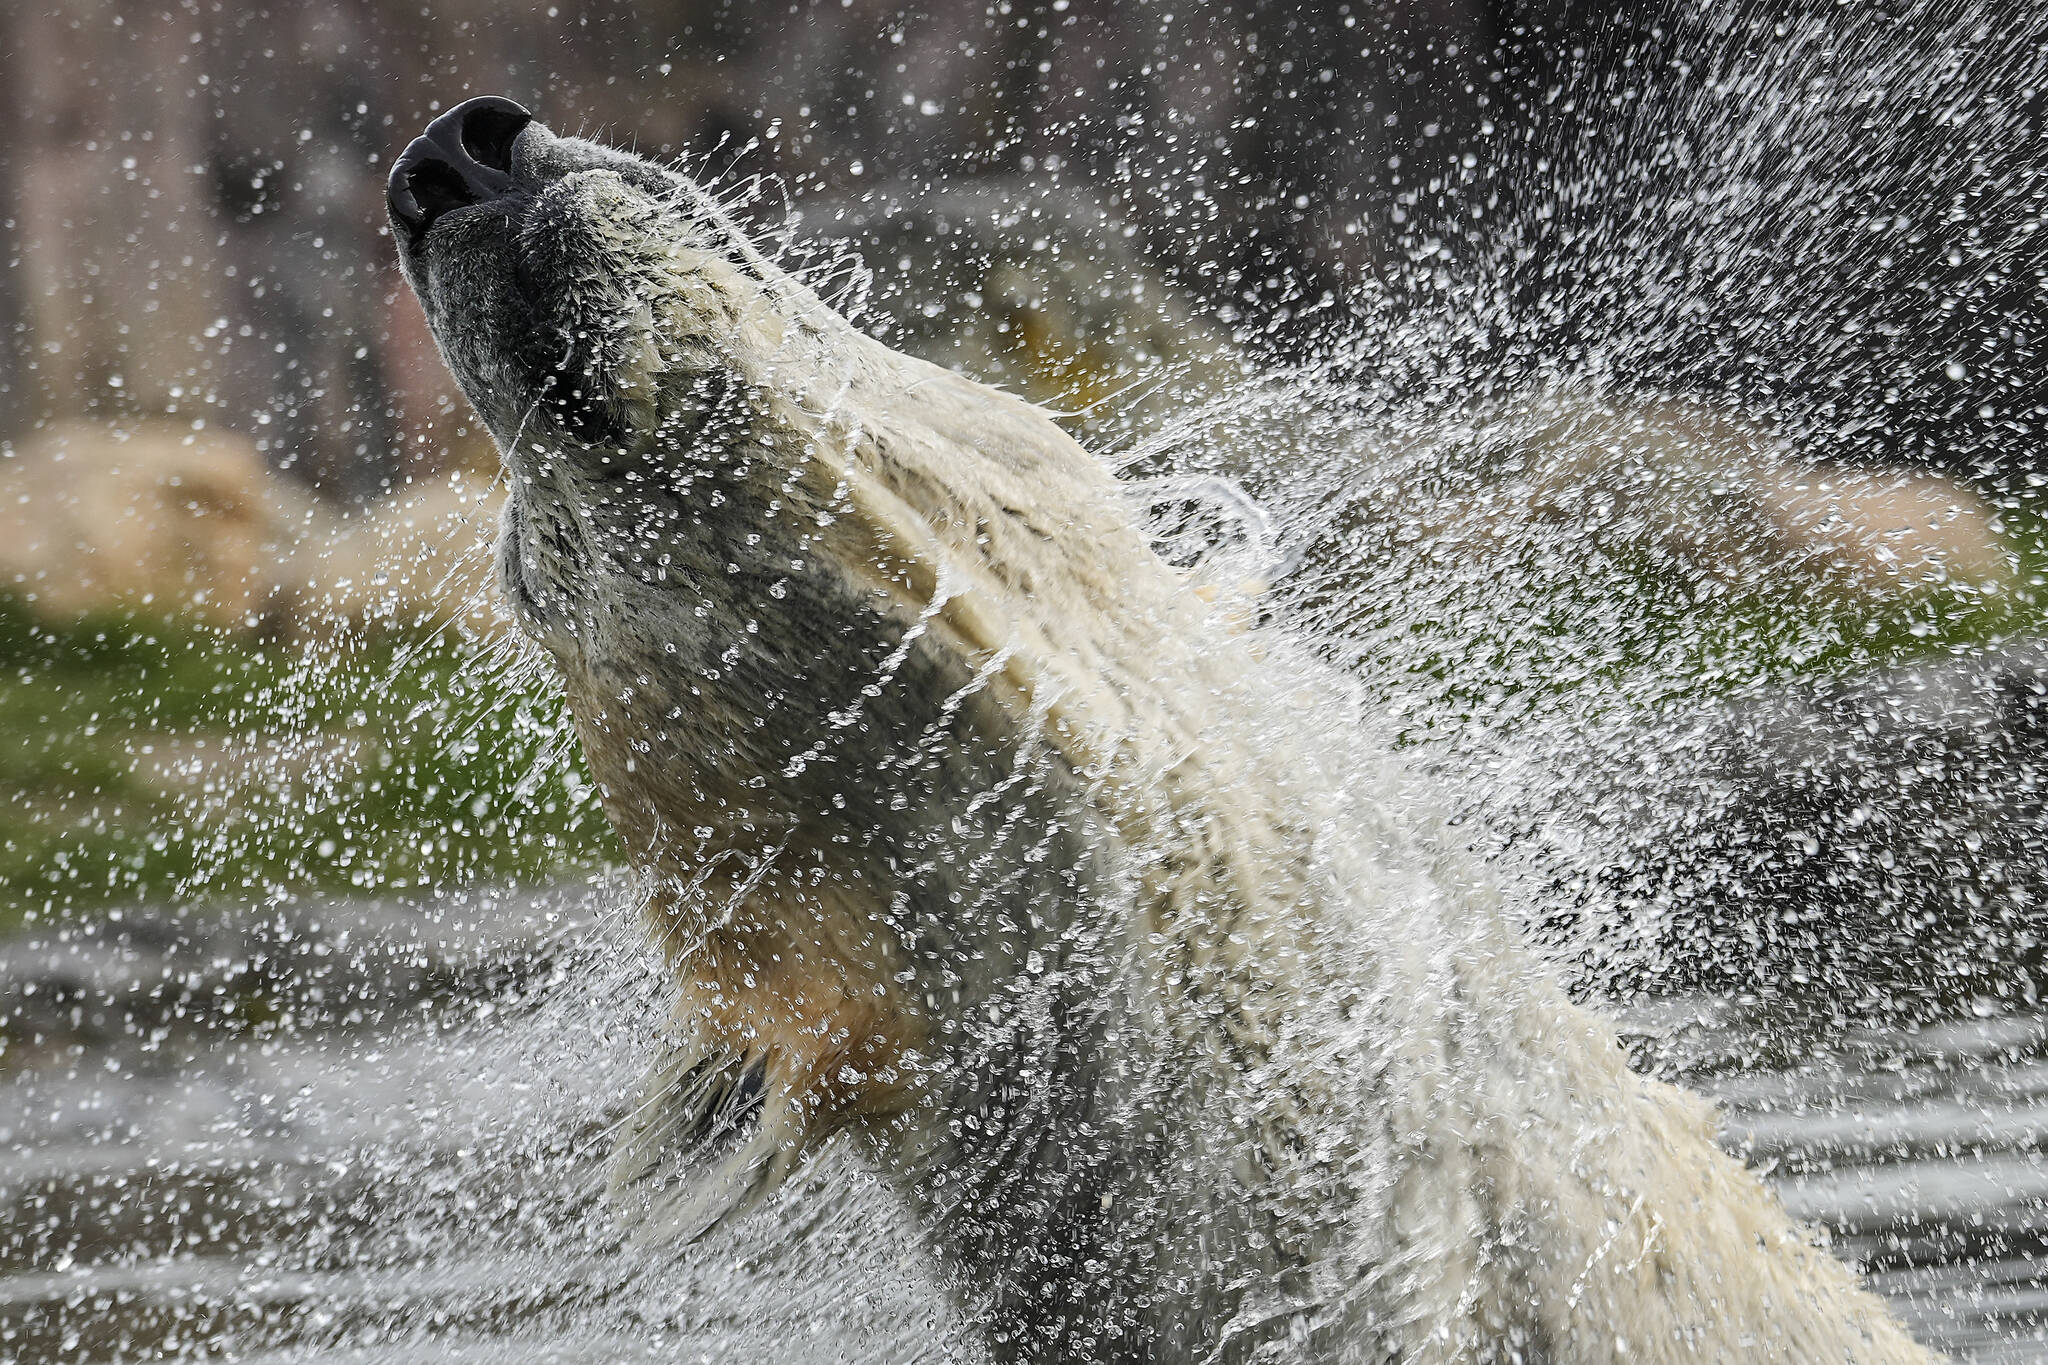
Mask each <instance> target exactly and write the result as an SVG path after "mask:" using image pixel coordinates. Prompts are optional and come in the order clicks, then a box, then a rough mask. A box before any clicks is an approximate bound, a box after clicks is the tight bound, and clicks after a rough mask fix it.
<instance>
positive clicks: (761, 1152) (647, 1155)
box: [606, 1041, 809, 1245]
mask: <svg viewBox="0 0 2048 1365" xmlns="http://www.w3.org/2000/svg"><path fill="white" fill-rule="evenodd" d="M798 1108H799V1106H796V1105H794V1104H792V1103H791V1100H790V1096H789V1091H788V1085H787V1082H786V1078H782V1077H778V1076H776V1075H775V1074H774V1068H772V1067H771V1066H770V1064H769V1061H768V1059H767V1058H765V1057H748V1056H746V1055H745V1054H742V1053H737V1052H733V1051H730V1050H728V1049H723V1048H707V1047H706V1046H704V1045H702V1044H700V1043H697V1042H694V1041H688V1042H671V1043H669V1044H667V1045H666V1046H665V1047H664V1049H663V1052H662V1055H661V1056H660V1057H658V1058H657V1059H656V1060H655V1063H654V1066H653V1067H652V1068H651V1069H650V1070H649V1071H648V1074H647V1079H646V1081H645V1082H644V1084H643V1086H642V1090H641V1095H640V1100H639V1103H638V1104H636V1105H635V1106H634V1108H633V1112H632V1113H631V1114H629V1115H627V1116H626V1118H625V1120H624V1121H623V1122H622V1123H621V1125H620V1128H619V1135H618V1143H617V1146H616V1147H615V1148H614V1150H613V1153H612V1161H611V1170H610V1173H609V1179H608V1180H607V1182H606V1193H607V1196H608V1198H609V1201H610V1203H611V1205H612V1208H613V1209H614V1210H615V1211H616V1212H617V1214H618V1216H619V1218H620V1220H621V1221H622V1222H624V1223H626V1224H627V1225H628V1226H629V1227H631V1228H632V1229H633V1240H634V1241H635V1242H637V1243H640V1244H642V1245H647V1244H652V1243H658V1242H666V1241H670V1240H683V1241H695V1240H696V1239H697V1238H699V1237H702V1236H703V1235H704V1234H705V1233H707V1232H709V1231H711V1229H713V1228H715V1227H717V1226H718V1225H719V1224H720V1223H721V1222H724V1221H725V1220H726V1219H728V1218H732V1217H735V1216H736V1215H738V1214H741V1213H744V1212H746V1211H747V1210H748V1209H751V1208H754V1207H755V1206H757V1205H758V1204H760V1203H761V1201H762V1200H764V1199H766V1198H767V1197H768V1196H769V1195H771V1194H773V1193H774V1192H775V1190H776V1188H777V1187H778V1186H780V1185H781V1184H782V1183H783V1181H785V1180H787V1179H788V1178H789V1175H790V1173H791V1172H792V1171H794V1170H795V1169H796V1167H797V1165H798V1163H799V1162H801V1161H802V1159H803V1157H804V1154H805V1150H806V1148H807V1147H808V1145H809V1144H808V1143H807V1142H806V1140H805V1133H804V1126H803V1124H802V1122H801V1121H800V1115H799V1113H798Z"/></svg>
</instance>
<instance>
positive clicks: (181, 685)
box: [0, 600, 615, 928]
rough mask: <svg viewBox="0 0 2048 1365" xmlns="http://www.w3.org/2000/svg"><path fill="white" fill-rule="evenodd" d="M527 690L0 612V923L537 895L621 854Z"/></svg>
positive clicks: (433, 661)
mask: <svg viewBox="0 0 2048 1365" xmlns="http://www.w3.org/2000/svg"><path fill="white" fill-rule="evenodd" d="M565 726H566V722H565V719H564V718H563V716H562V714H561V711H560V707H559V704H558V703H557V702H556V701H555V699H554V698H553V697H552V695H551V694H550V693H549V692H548V690H547V689H546V687H545V686H544V685H543V684H541V683H540V682H539V681H538V680H537V679H535V680H534V681H532V682H530V683H528V684H526V685H521V684H520V683H518V682H516V681H513V680H510V679H508V678H507V677H506V676H505V675H504V670H503V669H493V668H491V667H488V666H486V665H485V664H484V662H483V661H481V660H480V659H479V658H477V657H476V656H475V655H474V654H471V653H469V652H466V651H465V650H464V649H462V648H460V647H457V646H454V645H450V644H446V643H439V642H436V641H433V640H428V639H411V640H408V639H403V638H390V637H385V638H381V639H375V640H370V641H356V642H352V643H344V644H339V645H337V644H333V643H319V644H298V643H276V642H262V641H256V640H253V639H250V638H248V637H246V636H230V635H221V634H215V633H211V632H206V631H202V630H198V629H194V628H192V627H190V626H180V625H175V624H170V623H166V622H162V621H157V620H150V619H146V618H141V617H123V618H110V619H104V620H96V621H90V622H86V623H82V624H79V625H75V626H66V627H56V628H52V627H47V626H44V625H41V624H38V623H37V622H36V621H35V620H34V619H33V618H32V617H30V616H29V615H28V614H26V613H25V612H24V611H22V610H21V609H20V607H19V606H17V605H15V604H13V603H9V602H6V601H4V600H0V928H5V927H7V926H9V925H11V924H18V923H20V922H22V921H24V920H49V919H53V918H62V917H66V916H70V915H74V914H78V913H81V912H90V911H94V910H97V909H99V908H102V907H105V906H108V905H111V904H118V903H123V902H135V901H159V902H175V903H179V904H184V903H190V902H247V901H250V900H261V899H265V898H268V897H271V896H275V895H280V894H290V893H305V892H319V891H354V892H358V893H365V892H372V891H374V892H377V893H383V892H387V891H390V892H404V891H405V890H407V889H409V888H416V887H421V886H428V885H433V886H440V885H446V884H450V883H459V882H465V881H474V880H479V879H485V880H533V879H539V878H542V877H545V876H548V875H550V874H555V873H559V872H561V871H563V870H565V869H568V868H572V867H584V866H589V865H591V864H595V863H600V862H603V861H606V860H608V859H610V858H612V857H613V856H615V850H614V848H613V845H612V844H611V842H610V835H609V832H608V830H607V828H606V826H605V823H604V820H603V818H602V815H601V814H600V813H599V811H598V810H597V808H596V804H595V802H594V800H593V799H592V797H591V793H590V791H589V787H588V784H587V783H586V782H585V781H584V780H583V778H582V775H581V772H580V769H579V767H578V759H577V757H576V755H575V748H574V745H573V744H571V743H569V742H568V736H567V734H566V729H565Z"/></svg>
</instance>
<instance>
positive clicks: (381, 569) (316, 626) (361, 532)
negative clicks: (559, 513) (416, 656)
mask: <svg viewBox="0 0 2048 1365" xmlns="http://www.w3.org/2000/svg"><path fill="white" fill-rule="evenodd" d="M503 504H504V490H503V488H502V487H501V486H499V484H498V483H497V481H496V480H495V479H492V478H487V477H484V476H480V475H477V474H472V473H466V472H463V471H460V470H457V471H454V472H452V473H447V474H442V475H436V476H434V477H432V478H429V479H427V480H425V481H423V482H420V483H416V484H412V485H409V486H407V487H406V488H403V489H401V490H399V491H398V492H396V493H394V494H392V495H391V496H390V497H387V498H384V499H381V500H380V501H378V502H376V503H373V504H371V505H369V506H367V507H364V508H360V509H357V510H356V511H355V512H354V513H352V514H351V515H350V516H349V517H347V518H345V519H337V520H335V521H333V522H331V523H328V524H326V525H325V526H323V527H321V528H320V529H319V532H318V533H317V534H314V535H310V536H308V537H307V538H306V539H305V540H304V542H303V543H301V544H300V545H299V547H298V550H297V553H296V555H295V557H294V563H293V566H292V573H293V578H294V582H295V584H296V596H297V599H298V623H299V625H300V627H301V628H302V629H306V630H312V631H322V630H334V629H339V628H348V627H358V626H360V627H367V628H371V629H380V628H397V629H408V630H409V629H419V628H438V627H442V626H452V627H454V628H455V629H457V630H459V631H461V632H463V633H465V634H471V635H494V634H496V633H497V632H498V631H499V629H500V628H501V626H502V624H503V618H502V616H501V614H500V612H499V609H498V603H497V595H496V593H497V590H496V588H495V587H494V586H493V584H492V554H491V543H492V541H493V540H494V539H495V537H496V536H497V531H498V510H499V508H500V507H502V506H503Z"/></svg>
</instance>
